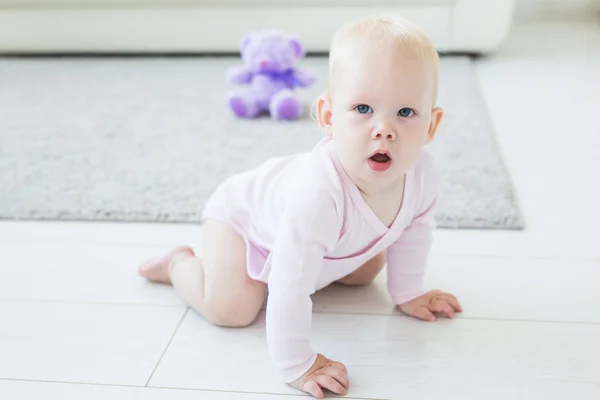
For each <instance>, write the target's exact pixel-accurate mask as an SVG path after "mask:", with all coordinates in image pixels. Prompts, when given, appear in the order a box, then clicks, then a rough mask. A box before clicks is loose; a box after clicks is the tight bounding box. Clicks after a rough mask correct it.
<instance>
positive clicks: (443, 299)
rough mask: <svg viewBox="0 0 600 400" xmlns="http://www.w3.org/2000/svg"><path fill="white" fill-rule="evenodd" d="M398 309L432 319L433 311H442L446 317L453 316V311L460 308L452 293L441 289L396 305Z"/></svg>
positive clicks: (426, 319) (415, 315)
mask: <svg viewBox="0 0 600 400" xmlns="http://www.w3.org/2000/svg"><path fill="white" fill-rule="evenodd" d="M398 308H400V310H401V311H402V312H403V313H405V314H407V315H410V316H411V317H415V318H419V319H423V320H425V321H434V320H435V316H434V315H433V313H434V312H435V313H443V314H445V315H446V316H447V317H448V318H452V317H454V313H455V312H461V311H462V308H461V306H460V304H459V303H458V300H457V299H456V297H454V295H452V294H450V293H446V292H442V291H441V290H432V291H430V292H427V293H425V294H423V295H421V296H419V297H417V298H415V299H413V300H411V301H409V302H407V303H404V304H400V305H398Z"/></svg>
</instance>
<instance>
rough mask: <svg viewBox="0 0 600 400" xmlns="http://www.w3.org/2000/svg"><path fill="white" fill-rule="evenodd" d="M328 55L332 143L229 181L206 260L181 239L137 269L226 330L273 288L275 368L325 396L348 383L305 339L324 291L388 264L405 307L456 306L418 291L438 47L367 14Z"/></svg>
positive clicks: (390, 282) (321, 113) (432, 188)
mask: <svg viewBox="0 0 600 400" xmlns="http://www.w3.org/2000/svg"><path fill="white" fill-rule="evenodd" d="M329 62H330V64H329V83H328V88H327V92H326V93H325V94H323V95H322V96H321V97H320V98H319V99H318V101H317V103H316V117H317V120H318V123H319V125H320V127H321V128H322V130H323V132H324V134H325V135H324V138H323V139H322V140H321V141H320V142H319V143H318V144H316V146H315V147H314V148H313V149H312V150H311V151H310V152H307V153H303V154H298V155H292V156H284V157H278V158H273V159H270V160H267V161H265V162H264V163H263V164H262V165H260V166H258V167H256V168H254V169H252V170H249V171H246V172H243V173H240V174H238V175H235V176H233V177H231V178H229V179H227V180H226V181H225V182H223V183H222V184H221V185H220V186H219V188H218V189H217V190H216V192H215V193H214V194H213V195H212V196H211V198H210V200H209V201H208V202H207V205H206V207H205V209H204V211H203V225H202V238H203V244H202V249H203V254H202V257H201V258H199V257H196V255H195V254H194V251H193V250H192V249H191V248H189V247H186V246H181V247H177V248H175V249H173V250H171V251H170V252H169V253H168V254H166V255H165V256H164V257H162V258H160V259H153V260H149V261H146V262H145V263H143V264H142V265H141V266H140V268H139V273H140V275H142V276H143V277H145V278H147V279H150V280H152V281H158V282H165V283H170V284H172V285H173V287H174V288H175V290H176V291H177V293H178V294H179V295H180V296H181V297H182V298H183V300H184V301H185V302H186V303H187V304H189V305H190V306H191V307H193V308H194V309H195V310H196V311H197V312H199V313H200V314H201V315H202V316H203V317H205V318H206V319H207V320H208V321H210V322H211V323H213V324H216V325H219V326H226V327H242V326H245V325H248V324H250V323H252V322H253V321H254V319H255V318H256V316H257V314H258V313H259V311H260V309H261V306H262V305H263V304H264V302H265V299H266V296H267V293H268V302H267V307H266V337H267V343H268V349H269V354H270V357H271V360H272V362H273V364H274V367H275V368H276V370H277V371H278V372H279V374H280V376H281V379H282V380H283V381H284V382H286V383H288V384H290V385H291V386H292V387H295V388H297V389H299V390H301V391H304V392H307V393H309V394H311V395H313V396H314V397H317V398H322V397H324V390H325V389H328V390H331V391H332V392H334V393H336V394H339V395H345V394H346V393H347V389H348V385H349V380H348V374H347V370H346V367H345V366H344V365H343V364H342V363H340V362H338V361H333V360H331V359H328V358H327V357H326V356H324V355H322V354H321V353H317V352H316V351H315V350H313V348H312V347H311V343H310V330H311V316H312V302H311V295H312V294H313V293H314V292H315V291H316V290H320V289H322V288H324V287H326V286H328V285H329V284H331V283H334V282H338V283H341V284H346V285H365V284H368V283H370V282H371V281H373V279H374V278H375V277H376V276H377V274H378V273H379V272H380V271H381V270H382V269H383V267H384V265H387V290H388V291H389V294H390V297H391V300H392V301H393V303H394V304H395V305H396V306H398V308H399V309H400V310H401V311H402V312H403V313H405V314H407V315H409V316H412V317H415V318H419V319H423V320H427V321H433V320H434V319H435V317H434V313H440V314H442V315H445V316H447V317H450V318H451V317H453V315H454V313H455V312H460V311H462V310H461V307H460V304H459V302H458V301H457V299H456V297H454V296H453V295H451V294H449V293H445V292H442V291H439V290H435V291H429V292H425V290H424V289H423V280H424V279H423V278H424V273H425V266H426V261H427V257H428V253H429V251H430V246H431V241H432V231H433V230H434V228H435V221H434V210H435V205H436V200H437V197H438V184H439V175H438V172H437V171H436V167H435V163H434V159H433V157H432V154H431V153H430V152H429V150H427V149H426V148H425V146H426V145H427V144H428V143H429V142H431V140H432V139H433V138H434V136H435V134H436V131H437V129H438V126H439V124H440V121H441V119H442V110H441V109H440V108H439V107H437V106H436V102H437V85H438V63H439V59H438V55H437V52H436V50H435V48H434V46H433V44H432V42H431V41H430V40H429V39H428V38H427V37H426V36H425V35H424V34H423V33H422V32H421V31H420V30H419V29H418V28H417V27H415V26H414V25H413V24H411V23H409V22H408V21H406V20H404V19H401V18H395V19H391V18H390V19H388V18H367V19H364V20H360V21H357V22H354V23H351V24H348V25H346V26H343V27H342V28H341V29H340V30H339V31H338V32H337V33H336V34H335V36H334V38H333V41H332V46H331V52H330V59H329ZM267 284H268V292H267Z"/></svg>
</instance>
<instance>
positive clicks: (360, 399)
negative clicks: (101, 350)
mask: <svg viewBox="0 0 600 400" xmlns="http://www.w3.org/2000/svg"><path fill="white" fill-rule="evenodd" d="M2 381H7V382H30V383H54V384H60V385H86V386H103V387H122V388H135V389H159V390H160V389H164V390H183V391H191V392H217V393H237V394H262V395H268V396H290V397H292V396H293V397H306V395H305V394H302V393H299V394H295V393H269V392H244V391H239V390H219V389H197V388H180V387H172V386H140V385H126V384H119V383H99V382H73V381H50V380H43V379H41V380H40V379H22V378H0V382H2ZM343 398H344V399H350V400H391V399H386V398H380V397H347V396H344V397H343Z"/></svg>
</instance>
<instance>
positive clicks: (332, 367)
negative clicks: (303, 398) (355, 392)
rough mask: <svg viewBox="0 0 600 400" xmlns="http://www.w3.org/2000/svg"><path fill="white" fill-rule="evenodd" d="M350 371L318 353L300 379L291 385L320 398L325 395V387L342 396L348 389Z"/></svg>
mask: <svg viewBox="0 0 600 400" xmlns="http://www.w3.org/2000/svg"><path fill="white" fill-rule="evenodd" d="M348 385H349V381H348V371H347V370H346V366H345V365H344V364H342V363H340V362H337V361H332V360H330V359H328V358H327V357H325V356H324V355H322V354H317V359H316V360H315V362H314V364H313V365H312V367H310V369H309V370H308V371H306V373H305V374H304V375H302V376H301V377H300V378H299V379H298V380H296V381H295V382H292V383H291V384H290V386H292V387H295V388H296V389H299V390H302V391H304V392H306V393H309V394H311V395H313V396H314V397H316V398H318V399H322V398H324V397H325V394H324V393H323V389H329V390H331V391H332V392H333V393H335V394H339V395H341V396H343V395H345V394H346V393H347V391H348Z"/></svg>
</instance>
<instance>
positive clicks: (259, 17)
mask: <svg viewBox="0 0 600 400" xmlns="http://www.w3.org/2000/svg"><path fill="white" fill-rule="evenodd" d="M514 6H515V0H372V1H371V0H0V52H1V53H57V52H58V53H81V52H84V53H97V52H110V53H139V52H143V53H155V52H176V53H189V52H191V53H196V52H217V53H218V52H237V51H238V44H239V41H240V38H241V37H242V36H243V35H244V34H245V33H247V32H250V31H254V30H257V29H262V28H265V27H275V28H281V29H283V30H285V31H287V32H290V33H294V34H297V35H299V36H300V38H301V39H302V41H303V43H304V44H305V45H306V48H307V50H308V51H311V52H326V51H327V50H328V48H329V40H330V38H331V36H332V35H333V32H334V31H335V29H336V28H337V27H338V26H339V25H340V24H342V23H343V22H345V21H347V20H349V19H354V18H360V17H363V16H366V15H370V14H376V13H380V12H397V13H400V14H402V15H404V16H405V17H407V18H408V19H410V20H412V21H413V22H415V23H417V24H418V25H419V26H421V28H423V30H425V31H426V32H427V33H428V34H429V35H430V36H431V38H432V39H433V40H434V42H435V44H436V46H437V48H438V50H439V51H441V52H470V53H485V52H488V51H491V50H493V49H495V48H496V47H497V46H498V45H499V44H500V43H502V41H503V39H504V38H505V36H506V35H507V33H508V31H509V29H510V26H511V22H512V17H513V10H514Z"/></svg>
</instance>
